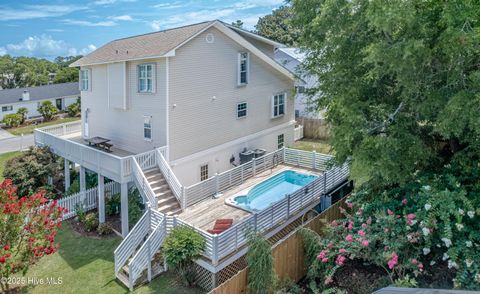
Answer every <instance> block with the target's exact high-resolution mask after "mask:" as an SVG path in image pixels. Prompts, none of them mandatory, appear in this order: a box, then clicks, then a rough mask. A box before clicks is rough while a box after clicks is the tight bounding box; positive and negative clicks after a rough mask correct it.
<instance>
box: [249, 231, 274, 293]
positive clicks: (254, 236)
mask: <svg viewBox="0 0 480 294" xmlns="http://www.w3.org/2000/svg"><path fill="white" fill-rule="evenodd" d="M247 264H248V289H249V290H250V291H251V292H252V293H270V292H271V290H272V289H273V286H274V284H275V280H276V277H275V272H274V270H273V256H272V248H271V246H270V243H268V241H267V240H265V238H263V236H262V235H260V234H258V233H251V234H250V235H249V236H248V252H247Z"/></svg>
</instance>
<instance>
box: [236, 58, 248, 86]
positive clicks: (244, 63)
mask: <svg viewBox="0 0 480 294" xmlns="http://www.w3.org/2000/svg"><path fill="white" fill-rule="evenodd" d="M249 57H250V56H249V53H248V52H241V53H238V85H239V86H243V85H246V84H248V78H249V77H248V70H249V67H250V64H249V63H250V61H249V60H250V58H249Z"/></svg>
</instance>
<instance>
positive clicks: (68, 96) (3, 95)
mask: <svg viewBox="0 0 480 294" xmlns="http://www.w3.org/2000/svg"><path fill="white" fill-rule="evenodd" d="M79 97H80V90H79V89H78V83H77V82H74V83H63V84H51V85H45V86H38V87H28V88H15V89H5V90H0V120H2V119H3V116H4V115H6V114H10V113H16V112H17V110H18V109H19V108H20V107H26V108H27V109H28V114H27V117H28V118H32V117H37V116H40V115H41V114H40V113H39V112H38V111H37V108H38V106H39V105H40V103H42V102H43V101H51V102H52V103H53V105H55V106H56V107H57V108H58V110H60V111H65V110H66V109H67V107H68V106H69V105H70V104H72V103H75V101H77V99H78V98H79Z"/></svg>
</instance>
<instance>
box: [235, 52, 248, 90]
mask: <svg viewBox="0 0 480 294" xmlns="http://www.w3.org/2000/svg"><path fill="white" fill-rule="evenodd" d="M245 53H246V54H247V58H246V60H247V68H246V74H247V78H246V82H245V83H242V82H240V80H241V73H240V67H241V62H242V54H245ZM249 81H250V53H249V52H239V53H238V60H237V86H239V87H241V86H246V85H247V84H248V82H249Z"/></svg>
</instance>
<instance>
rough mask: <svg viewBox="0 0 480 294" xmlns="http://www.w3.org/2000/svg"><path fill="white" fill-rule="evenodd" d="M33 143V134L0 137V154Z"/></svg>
mask: <svg viewBox="0 0 480 294" xmlns="http://www.w3.org/2000/svg"><path fill="white" fill-rule="evenodd" d="M33 144H34V140H33V134H30V135H25V136H12V137H11V138H7V139H0V154H2V153H6V152H12V151H19V150H25V149H27V148H28V147H30V146H32V145H33Z"/></svg>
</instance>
